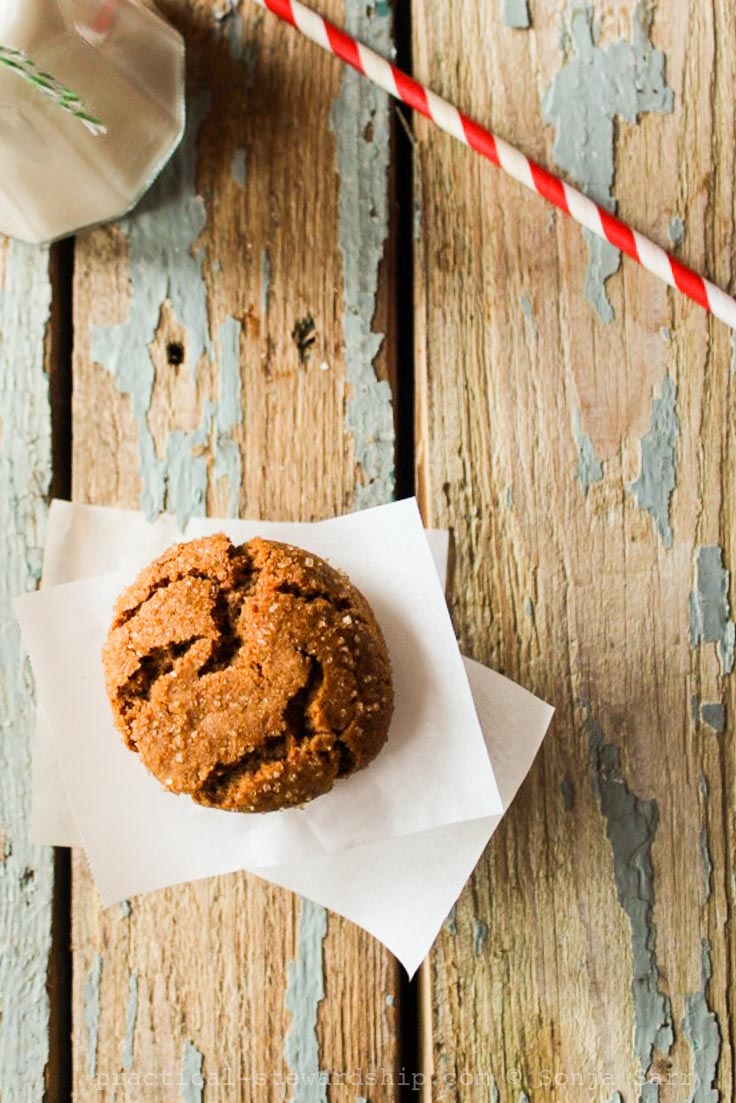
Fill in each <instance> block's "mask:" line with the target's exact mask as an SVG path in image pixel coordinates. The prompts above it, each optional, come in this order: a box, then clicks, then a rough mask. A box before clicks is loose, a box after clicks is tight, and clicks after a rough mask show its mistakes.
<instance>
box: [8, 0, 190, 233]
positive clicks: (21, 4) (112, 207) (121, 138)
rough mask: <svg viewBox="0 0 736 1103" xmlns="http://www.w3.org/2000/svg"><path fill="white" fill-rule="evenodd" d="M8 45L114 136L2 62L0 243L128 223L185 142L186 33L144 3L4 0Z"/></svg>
mask: <svg viewBox="0 0 736 1103" xmlns="http://www.w3.org/2000/svg"><path fill="white" fill-rule="evenodd" d="M0 47H4V48H5V51H6V52H4V53H3V52H2V51H0V59H1V58H2V57H3V56H4V57H5V58H6V59H7V58H9V59H10V60H11V62H12V60H13V57H14V56H17V55H13V54H10V53H8V52H7V51H10V50H16V51H21V52H22V54H21V55H20V56H21V57H22V59H23V62H24V64H25V63H26V61H28V62H30V64H31V65H32V67H33V68H32V72H34V73H35V72H37V71H41V72H43V73H46V74H48V75H49V77H50V78H52V79H53V81H54V82H58V86H63V88H64V89H68V90H69V91H71V92H72V93H74V95H75V96H78V97H79V100H80V101H81V107H82V108H83V109H84V111H85V112H87V113H89V115H91V116H92V117H93V118H96V119H98V120H99V122H100V123H101V125H102V127H104V131H103V132H95V128H94V126H90V125H88V124H87V123H85V122H84V121H83V120H82V119H80V118H78V117H75V116H74V115H73V114H72V113H71V112H70V111H68V110H65V109H64V108H63V107H62V106H60V105H59V103H57V102H55V101H54V99H53V98H52V97H51V96H49V95H46V94H44V91H43V90H42V88H39V87H38V86H37V85H36V84H34V83H32V81H30V80H28V79H26V77H24V76H21V75H19V74H18V72H17V71H16V70H15V69H13V68H12V67H9V66H8V65H3V64H0V233H2V234H8V235H10V236H11V237H17V238H21V239H22V240H24V241H30V242H46V241H53V240H54V239H55V238H59V237H64V236H65V235H67V234H70V233H73V232H74V231H75V230H77V229H79V228H80V227H82V226H89V225H92V224H94V223H97V222H104V221H107V220H108V219H111V218H116V217H117V216H119V215H122V214H124V213H125V211H127V210H129V208H130V207H131V206H133V204H134V203H135V202H136V201H137V200H138V199H139V198H140V196H141V195H142V194H143V192H144V191H145V190H146V189H147V188H148V187H149V186H150V184H151V183H152V182H153V180H154V178H155V176H156V175H157V173H158V172H159V171H160V169H161V168H162V167H163V165H164V164H165V163H166V161H167V160H168V158H169V157H170V155H171V153H172V152H173V150H174V149H175V148H176V145H177V144H178V142H179V139H180V138H181V134H182V131H183V126H184V43H183V41H182V38H181V36H180V35H179V33H178V32H177V31H175V30H174V28H173V27H171V26H170V25H169V24H168V23H166V22H165V20H164V19H163V18H162V17H161V16H160V15H159V14H158V12H157V11H156V10H155V9H154V8H153V7H152V5H150V4H148V3H144V2H143V0H0ZM26 71H28V69H26ZM75 102H76V101H75Z"/></svg>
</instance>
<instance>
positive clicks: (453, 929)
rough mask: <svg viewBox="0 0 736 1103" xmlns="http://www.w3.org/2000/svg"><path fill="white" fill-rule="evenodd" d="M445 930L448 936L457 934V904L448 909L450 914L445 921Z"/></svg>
mask: <svg viewBox="0 0 736 1103" xmlns="http://www.w3.org/2000/svg"><path fill="white" fill-rule="evenodd" d="M445 930H446V931H447V933H448V934H451V935H456V934H457V904H453V905H452V907H451V908H450V914H449V915H448V916H447V919H446V920H445Z"/></svg>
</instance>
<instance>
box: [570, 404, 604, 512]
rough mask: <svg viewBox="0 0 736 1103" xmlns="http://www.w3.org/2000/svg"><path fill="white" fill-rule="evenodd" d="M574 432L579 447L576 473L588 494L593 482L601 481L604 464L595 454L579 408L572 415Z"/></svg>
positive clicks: (584, 491) (585, 492)
mask: <svg viewBox="0 0 736 1103" xmlns="http://www.w3.org/2000/svg"><path fill="white" fill-rule="evenodd" d="M572 432H573V437H574V438H575V444H576V445H577V449H578V462H577V465H576V467H575V471H574V474H575V478H576V479H578V480H579V481H580V485H581V486H582V488H583V493H584V494H587V493H588V491H589V490H590V488H591V486H592V485H593V483H599V482H600V481H601V479H602V478H603V464H602V463H601V461H600V460H599V459H598V457H597V456H596V454H595V451H594V449H593V441H592V440H591V439H590V437H589V436H588V434H587V433H585V432H583V425H582V420H581V417H580V410H579V409H577V408H576V409H575V411H574V412H573V415H572Z"/></svg>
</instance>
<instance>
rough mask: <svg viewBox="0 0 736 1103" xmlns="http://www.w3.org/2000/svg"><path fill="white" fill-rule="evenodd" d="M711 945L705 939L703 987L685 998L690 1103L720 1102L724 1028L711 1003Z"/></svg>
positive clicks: (702, 946)
mask: <svg viewBox="0 0 736 1103" xmlns="http://www.w3.org/2000/svg"><path fill="white" fill-rule="evenodd" d="M710 955H711V945H710V942H708V941H707V940H706V939H703V941H702V943H701V950H700V962H701V964H700V968H701V986H700V990H699V991H698V992H695V993H693V995H691V996H688V997H687V998H686V1000H685V1015H684V1017H683V1020H682V1031H683V1034H684V1035H685V1037H686V1038H687V1040H688V1042H689V1043H690V1049H691V1052H692V1067H693V1074H694V1076H693V1079H694V1088H693V1092H692V1094H691V1095H690V1100H689V1103H718V1100H719V1099H720V1097H721V1096H720V1092H719V1091H718V1090H717V1089H716V1088H715V1087H714V1086H713V1085H714V1084H715V1082H716V1076H717V1075H718V1062H719V1061H720V1057H721V1029H720V1026H719V1024H718V1017H717V1016H716V1014H715V1012H714V1011H713V1010H712V1009H711V1007H710V1006H709V1004H708V985H709V984H710V979H711V976H712V967H711V957H710Z"/></svg>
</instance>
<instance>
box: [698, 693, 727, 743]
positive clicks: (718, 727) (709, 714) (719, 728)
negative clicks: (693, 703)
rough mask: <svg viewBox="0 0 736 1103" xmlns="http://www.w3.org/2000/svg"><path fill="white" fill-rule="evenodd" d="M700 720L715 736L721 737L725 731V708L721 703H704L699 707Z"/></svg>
mask: <svg viewBox="0 0 736 1103" xmlns="http://www.w3.org/2000/svg"><path fill="white" fill-rule="evenodd" d="M700 719H701V720H702V721H703V723H704V724H705V725H706V726H707V727H709V728H710V730H711V731H714V732H715V733H716V735H722V734H723V733H724V732H725V730H726V706H725V705H724V704H723V702H722V701H705V702H704V703H703V704H702V705H701V706H700Z"/></svg>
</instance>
